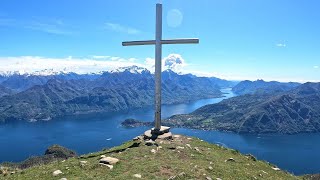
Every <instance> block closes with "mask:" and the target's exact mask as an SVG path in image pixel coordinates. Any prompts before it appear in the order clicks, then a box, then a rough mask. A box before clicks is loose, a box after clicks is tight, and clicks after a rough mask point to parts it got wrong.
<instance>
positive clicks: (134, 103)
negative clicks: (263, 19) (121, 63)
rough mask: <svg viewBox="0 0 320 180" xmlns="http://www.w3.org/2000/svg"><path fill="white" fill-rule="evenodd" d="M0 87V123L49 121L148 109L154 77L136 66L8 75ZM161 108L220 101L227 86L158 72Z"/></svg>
mask: <svg viewBox="0 0 320 180" xmlns="http://www.w3.org/2000/svg"><path fill="white" fill-rule="evenodd" d="M5 78H6V79H4V80H3V82H2V83H1V86H3V87H4V88H2V89H9V90H11V91H12V93H6V91H4V90H2V89H0V91H1V94H4V93H6V94H4V95H3V97H1V98H0V121H10V120H29V121H37V120H50V119H52V118H55V117H60V116H65V115H72V114H80V113H93V112H112V111H119V110H127V109H129V108H140V107H146V106H150V105H152V104H153V102H154V75H153V74H152V73H150V71H148V70H147V69H144V68H140V67H136V66H133V67H128V68H121V69H119V70H117V71H113V72H104V73H102V74H100V75H97V74H89V75H78V74H74V73H69V74H55V75H49V76H39V75H12V76H9V77H5ZM162 83H163V85H162V94H163V98H162V101H163V104H174V103H182V102H188V101H193V100H197V99H203V98H213V97H221V96H222V93H221V91H220V88H223V87H229V86H230V85H231V84H232V82H229V81H226V80H221V79H217V78H207V77H197V76H194V75H191V74H186V75H179V74H177V73H175V72H173V71H171V70H166V71H164V72H163V73H162Z"/></svg>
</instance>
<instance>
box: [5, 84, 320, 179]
mask: <svg viewBox="0 0 320 180" xmlns="http://www.w3.org/2000/svg"><path fill="white" fill-rule="evenodd" d="M224 92H226V93H228V94H226V97H225V98H229V97H232V96H234V95H233V94H232V93H231V92H230V90H227V89H226V90H224ZM222 99H223V98H215V99H204V100H198V101H195V102H191V103H186V104H178V105H166V106H163V107H162V111H163V112H162V113H163V114H162V115H163V117H164V118H165V117H169V116H171V115H174V114H181V113H189V112H192V111H193V110H195V109H197V108H199V107H201V106H203V105H206V104H212V103H217V102H219V101H221V100H222ZM127 118H135V119H139V120H144V121H152V119H153V108H152V107H149V108H143V109H137V110H131V111H125V112H117V113H108V114H95V115H92V114H91V115H81V116H72V117H64V118H60V119H56V120H52V121H47V122H36V123H26V122H15V123H7V124H1V125H0V162H3V161H15V162H16V161H22V160H24V159H26V158H28V157H30V156H34V155H43V153H44V151H45V150H46V148H47V147H49V146H51V145H53V144H60V145H62V146H65V147H67V148H70V149H73V150H75V151H77V152H78V154H84V153H89V152H95V151H99V150H101V149H103V148H106V147H112V146H117V145H120V144H122V143H123V142H125V141H128V140H130V139H132V138H133V137H135V136H137V135H140V134H142V133H143V132H144V131H145V130H147V129H148V127H139V128H123V127H121V126H120V123H121V122H122V121H123V120H125V119H127ZM172 132H173V133H175V134H184V135H190V136H196V137H199V138H200V139H203V140H206V141H208V142H211V143H217V144H221V145H223V146H226V147H229V148H233V149H237V150H239V151H240V152H242V153H250V154H253V155H255V156H256V157H257V158H258V159H262V160H266V161H269V162H271V163H273V164H276V165H277V166H279V167H280V168H282V169H285V170H287V171H289V172H291V173H294V174H297V175H300V174H307V173H320V153H319V152H320V143H319V139H320V133H316V134H298V135H239V134H235V133H227V132H218V131H202V130H192V129H184V128H173V129H172Z"/></svg>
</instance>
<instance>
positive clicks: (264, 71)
mask: <svg viewBox="0 0 320 180" xmlns="http://www.w3.org/2000/svg"><path fill="white" fill-rule="evenodd" d="M23 2H24V3H22V2H21V1H19V0H1V2H0V42H1V43H0V57H1V58H0V63H4V62H5V65H2V67H6V68H7V69H8V68H13V69H14V65H12V64H11V65H9V64H10V62H11V61H12V62H14V63H15V64H19V63H17V62H16V61H19V62H20V66H19V65H16V68H20V67H21V68H22V65H24V64H23V62H24V58H26V56H27V59H28V61H27V60H26V62H33V61H32V60H33V59H35V61H37V62H38V61H48V65H50V66H53V65H54V64H56V62H57V61H58V60H61V61H58V62H62V64H63V62H64V60H69V61H71V60H73V65H74V63H76V62H77V61H79V62H80V61H83V60H86V61H90V60H92V61H98V62H101V61H113V62H115V63H117V61H121V63H120V64H121V65H126V63H127V62H128V64H129V65H130V64H134V63H137V64H146V63H148V62H149V63H150V61H152V58H154V47H152V46H144V47H122V46H121V42H122V41H125V40H145V39H153V38H154V28H155V22H154V21H155V3H156V2H157V1H156V0H117V1H112V0H91V1H76V0H67V1H66V0H55V1H49V0H32V1H31V0H29V1H23ZM163 5H164V12H163V22H164V24H163V38H184V37H198V38H200V44H199V45H167V46H165V47H164V49H163V57H164V58H165V57H168V56H169V55H170V54H176V55H177V56H170V57H171V58H172V57H178V58H180V59H181V58H183V60H184V61H183V63H184V64H182V65H181V67H179V70H181V71H183V72H192V73H195V74H197V73H198V74H207V75H213V76H218V77H222V78H226V79H234V80H243V79H250V80H255V79H265V80H279V81H320V23H319V19H320V11H319V7H320V2H319V1H317V0H308V1H303V0H241V1H239V0H188V1H186V0H184V1H183V0H163ZM168 14H169V17H168ZM172 14H173V16H172ZM100 56H110V57H108V58H102V57H100ZM40 57H41V58H40ZM99 57H100V58H99ZM111 58H114V59H113V60H111ZM117 58H118V59H117ZM39 59H40V60H39ZM50 61H52V62H55V63H51V64H50ZM108 63H109V62H108ZM33 64H34V65H35V64H36V63H34V62H33ZM52 64H53V65H52ZM66 64H68V63H66ZM95 65H96V63H95ZM98 65H99V64H98ZM108 65H109V64H108ZM24 66H26V65H24ZM29 66H30V67H31V66H32V65H29ZM43 67H44V65H43V64H41V68H43ZM72 67H74V66H72ZM35 68H40V67H35ZM48 68H50V67H48ZM0 70H1V68H0ZM2 70H3V69H2Z"/></svg>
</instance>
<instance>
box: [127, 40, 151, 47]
mask: <svg viewBox="0 0 320 180" xmlns="http://www.w3.org/2000/svg"><path fill="white" fill-rule="evenodd" d="M155 44H156V41H155V40H148V41H126V42H122V46H140V45H155Z"/></svg>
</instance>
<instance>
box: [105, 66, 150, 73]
mask: <svg viewBox="0 0 320 180" xmlns="http://www.w3.org/2000/svg"><path fill="white" fill-rule="evenodd" d="M110 72H111V73H121V72H130V73H132V74H142V73H144V72H150V71H149V70H148V69H146V68H143V67H139V66H129V67H120V68H118V69H115V70H111V71H110Z"/></svg>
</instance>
